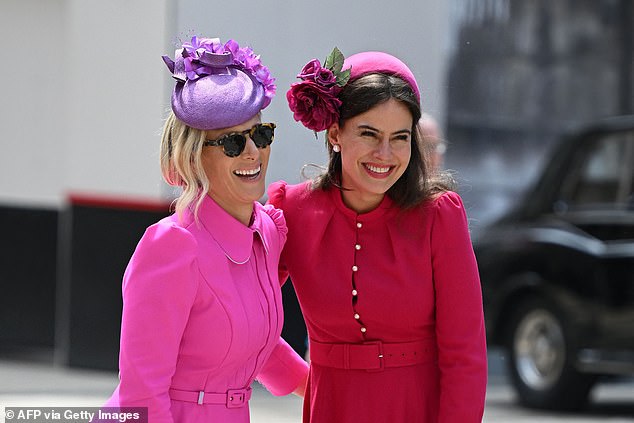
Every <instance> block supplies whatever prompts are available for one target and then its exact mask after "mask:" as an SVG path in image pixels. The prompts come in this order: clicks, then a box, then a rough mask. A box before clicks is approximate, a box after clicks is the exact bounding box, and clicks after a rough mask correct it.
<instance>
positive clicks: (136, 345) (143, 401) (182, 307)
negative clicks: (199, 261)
mask: <svg viewBox="0 0 634 423" xmlns="http://www.w3.org/2000/svg"><path fill="white" fill-rule="evenodd" d="M195 251H196V243H195V240H194V239H193V237H192V236H191V234H189V233H188V232H186V231H185V230H183V229H182V228H178V227H175V226H170V225H169V224H164V223H159V224H156V225H153V226H151V227H150V228H148V230H147V231H146V233H145V234H144V235H143V238H142V239H141V241H140V242H139V244H138V246H137V248H136V251H135V252H134V255H133V256H132V259H131V260H130V263H129V264H128V267H127V269H126V272H125V275H124V279H123V315H122V322H121V351H120V355H119V377H120V384H119V389H118V396H119V404H120V405H121V406H130V407H132V406H139V407H148V421H151V422H152V423H163V422H165V423H171V422H172V421H173V420H172V415H171V412H170V398H169V393H168V391H169V388H170V384H171V380H172V376H173V375H174V371H175V368H176V360H177V356H178V349H179V345H180V341H181V338H182V335H183V331H184V329H185V325H186V324H187V319H188V316H189V311H190V309H191V307H192V304H193V302H194V297H195V295H196V289H197V272H198V270H197V266H196V255H195Z"/></svg>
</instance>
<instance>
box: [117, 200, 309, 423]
mask: <svg viewBox="0 0 634 423" xmlns="http://www.w3.org/2000/svg"><path fill="white" fill-rule="evenodd" d="M198 216H199V222H198V223H197V222H196V221H195V219H194V216H193V214H192V213H191V212H186V213H185V215H184V216H183V219H182V221H181V222H179V221H178V219H177V218H176V216H175V215H172V216H170V217H167V218H165V219H163V220H161V221H159V222H158V223H156V224H154V225H152V226H150V227H149V228H148V229H147V231H146V232H145V234H144V235H143V237H142V239H141V240H140V242H139V244H138V246H137V248H136V250H135V252H134V255H133V256H132V259H131V260H130V263H129V265H128V268H127V269H126V272H125V275H124V279H123V316H122V323H121V350H120V356H119V368H120V371H119V378H120V383H119V386H118V387H117V389H116V390H115V392H114V394H113V395H112V397H111V398H110V400H109V401H108V403H107V404H106V407H117V406H122V407H123V406H126V407H148V409H149V421H150V422H151V423H168V422H169V423H172V422H187V423H196V422H205V423H210V422H214V423H220V422H236V423H237V422H239V423H243V422H248V421H249V407H248V398H249V397H250V393H251V392H250V386H251V383H252V382H253V380H254V379H255V378H258V379H259V380H260V381H261V382H262V383H263V384H264V385H265V386H267V388H268V389H269V390H270V391H271V392H272V393H273V394H275V395H285V394H288V393H290V392H292V391H293V390H294V389H295V388H296V387H297V385H298V384H299V382H300V381H301V380H302V378H303V377H305V375H306V372H307V364H306V363H305V362H304V361H303V360H302V359H301V357H299V356H298V355H297V354H295V353H294V352H293V350H292V349H291V348H290V347H289V346H288V344H286V342H284V341H283V340H282V339H281V338H280V333H281V330H282V323H283V314H282V302H281V293H280V285H279V279H278V273H277V268H278V261H279V254H280V251H281V249H282V247H283V245H284V242H285V239H286V224H285V221H284V216H283V214H282V212H280V211H279V210H276V209H274V208H273V207H271V206H262V205H260V204H259V203H255V204H254V221H253V223H252V225H251V226H250V227H247V226H244V225H243V224H241V223H240V222H238V221H237V220H236V219H234V218H233V217H232V216H230V215H229V214H228V213H226V212H225V211H224V210H223V209H222V208H220V206H218V205H217V204H216V203H215V202H214V201H213V200H212V199H211V198H210V197H209V196H206V197H205V200H204V201H203V203H202V206H201V208H200V210H199V215H198ZM199 402H200V403H201V404H199Z"/></svg>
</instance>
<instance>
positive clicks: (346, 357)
mask: <svg viewBox="0 0 634 423" xmlns="http://www.w3.org/2000/svg"><path fill="white" fill-rule="evenodd" d="M343 368H344V369H346V370H348V369H350V345H349V344H344V345H343Z"/></svg>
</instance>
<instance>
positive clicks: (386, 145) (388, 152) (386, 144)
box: [374, 138, 392, 160]
mask: <svg viewBox="0 0 634 423" xmlns="http://www.w3.org/2000/svg"><path fill="white" fill-rule="evenodd" d="M374 156H375V157H376V158H378V159H382V160H386V159H389V158H390V157H392V145H391V144H390V140H389V139H388V138H383V139H381V140H380V141H379V144H378V145H377V147H376V150H374Z"/></svg>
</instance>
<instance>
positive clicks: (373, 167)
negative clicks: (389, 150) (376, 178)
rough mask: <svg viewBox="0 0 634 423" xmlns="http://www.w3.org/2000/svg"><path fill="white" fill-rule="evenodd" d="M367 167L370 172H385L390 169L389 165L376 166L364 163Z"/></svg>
mask: <svg viewBox="0 0 634 423" xmlns="http://www.w3.org/2000/svg"><path fill="white" fill-rule="evenodd" d="M365 166H366V167H367V168H368V169H370V170H371V171H372V172H375V173H387V172H389V171H390V167H389V166H388V167H378V166H372V165H369V164H367V165H365Z"/></svg>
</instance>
